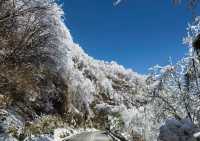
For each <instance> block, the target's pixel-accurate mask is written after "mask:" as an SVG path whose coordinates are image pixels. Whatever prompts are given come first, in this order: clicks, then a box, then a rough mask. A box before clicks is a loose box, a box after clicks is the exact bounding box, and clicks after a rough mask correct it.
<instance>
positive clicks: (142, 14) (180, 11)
mask: <svg viewBox="0 0 200 141" xmlns="http://www.w3.org/2000/svg"><path fill="white" fill-rule="evenodd" d="M112 2H113V1H112V0H64V2H63V1H61V3H63V8H64V11H65V17H66V24H67V26H68V27H69V28H70V31H71V34H72V36H73V38H74V40H75V42H77V43H78V44H80V46H81V47H82V48H83V49H84V50H85V52H86V53H88V54H89V55H90V56H93V57H94V58H97V59H102V60H106V61H111V60H114V61H116V62H118V63H119V64H122V65H123V66H125V67H126V68H131V69H133V70H134V71H137V72H139V73H147V72H148V68H149V67H151V66H153V65H156V64H159V65H166V64H167V63H168V58H169V56H171V57H172V58H173V60H174V61H176V60H178V59H180V58H181V57H182V56H184V54H185V53H186V50H187V48H186V47H184V46H183V45H182V37H183V36H184V35H185V34H186V30H185V29H186V27H187V23H188V22H189V21H190V20H191V13H190V12H189V11H188V10H187V8H186V5H185V4H183V5H181V6H177V7H175V6H173V5H172V3H171V0H124V2H123V3H121V4H120V5H118V6H116V7H114V6H113V5H112Z"/></svg>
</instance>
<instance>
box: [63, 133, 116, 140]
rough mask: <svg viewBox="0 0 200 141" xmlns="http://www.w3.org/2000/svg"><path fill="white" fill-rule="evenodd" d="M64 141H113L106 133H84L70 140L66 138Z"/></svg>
mask: <svg viewBox="0 0 200 141" xmlns="http://www.w3.org/2000/svg"><path fill="white" fill-rule="evenodd" d="M63 141H113V140H112V138H111V137H110V136H108V135H106V132H103V131H95V132H83V133H80V134H77V135H74V136H72V137H70V138H65V139H64V140H63Z"/></svg>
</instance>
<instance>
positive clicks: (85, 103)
mask: <svg viewBox="0 0 200 141" xmlns="http://www.w3.org/2000/svg"><path fill="white" fill-rule="evenodd" d="M0 6H1V8H0V13H1V15H3V16H2V19H1V20H0V22H1V26H0V29H1V30H0V33H1V34H0V43H1V45H2V46H1V47H0V62H2V63H1V65H0V69H1V71H0V78H1V79H0V101H1V104H0V106H1V113H0V114H1V117H2V118H1V122H0V130H1V133H0V134H1V136H2V138H4V137H5V138H7V137H8V136H10V135H12V136H14V137H16V138H18V139H19V140H21V139H24V138H26V137H29V136H30V135H40V134H50V133H51V132H52V130H54V129H56V128H63V127H64V128H67V127H68V128H69V127H71V128H74V129H77V130H78V129H80V128H95V129H98V130H105V129H107V128H109V129H110V130H120V131H121V132H122V133H124V134H125V136H127V137H129V139H131V138H133V137H134V136H136V135H137V136H139V134H141V135H142V134H145V136H147V134H148V135H151V134H149V132H148V129H147V128H146V129H145V127H146V126H147V125H146V123H145V121H146V120H147V118H144V117H145V116H144V115H146V113H145V111H146V108H145V107H144V106H143V105H145V104H146V103H145V101H144V100H143V96H144V94H146V84H145V83H146V82H145V81H146V80H145V79H146V76H142V75H139V74H137V73H135V72H133V71H132V70H127V69H125V68H124V67H123V66H121V65H118V64H117V63H115V62H104V61H100V60H95V59H93V58H92V57H90V56H88V55H87V54H86V53H85V52H84V51H83V50H82V48H81V47H80V46H79V45H78V44H76V43H74V42H73V39H72V37H71V35H70V32H69V29H68V28H67V27H66V26H65V24H64V22H63V19H62V15H63V11H62V10H61V9H60V8H59V7H58V6H57V4H55V3H54V2H51V1H48V0H31V2H29V3H27V2H26V0H25V1H23V0H16V1H15V3H12V1H11V0H10V1H6V2H4V1H1V2H0ZM13 13H14V14H13ZM7 14H8V15H7ZM9 14H10V17H12V20H11V19H10V17H9ZM13 20H14V23H15V26H13V24H14V23H13ZM8 46H10V48H9V49H8ZM10 120H12V121H13V122H9V121H10ZM47 123H48V124H47ZM145 125H146V126H145ZM43 126H44V127H43ZM147 132H148V133H147ZM2 133H3V134H2Z"/></svg>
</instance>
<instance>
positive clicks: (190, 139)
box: [158, 119, 199, 141]
mask: <svg viewBox="0 0 200 141" xmlns="http://www.w3.org/2000/svg"><path fill="white" fill-rule="evenodd" d="M198 130H199V129H197V127H196V126H195V125H194V124H193V123H192V122H191V121H190V120H189V119H183V120H181V121H179V120H176V119H168V120H166V122H165V124H164V125H163V126H161V127H160V134H159V137H158V141H197V138H195V137H194V134H195V133H197V132H198Z"/></svg>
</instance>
